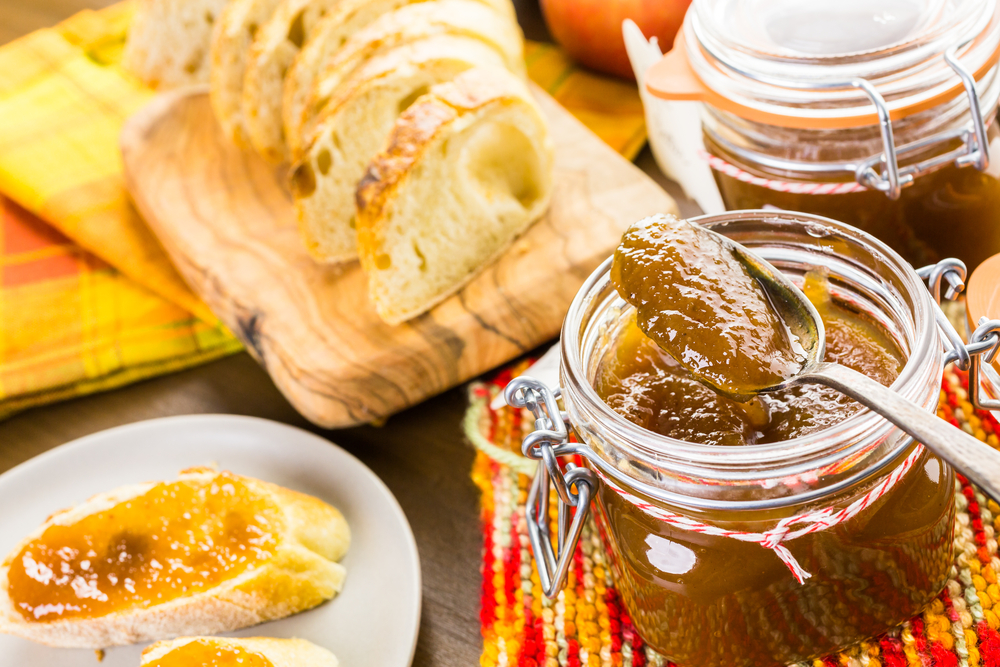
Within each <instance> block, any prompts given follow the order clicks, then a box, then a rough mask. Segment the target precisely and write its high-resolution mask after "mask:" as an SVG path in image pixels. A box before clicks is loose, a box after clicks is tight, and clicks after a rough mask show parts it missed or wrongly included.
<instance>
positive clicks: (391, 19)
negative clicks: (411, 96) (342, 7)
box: [286, 0, 524, 159]
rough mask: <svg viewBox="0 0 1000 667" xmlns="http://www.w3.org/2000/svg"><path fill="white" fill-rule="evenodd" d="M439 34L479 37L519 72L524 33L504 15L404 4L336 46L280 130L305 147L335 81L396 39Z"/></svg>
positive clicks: (456, 1)
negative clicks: (293, 117) (293, 119)
mask: <svg viewBox="0 0 1000 667" xmlns="http://www.w3.org/2000/svg"><path fill="white" fill-rule="evenodd" d="M441 34H453V35H465V36H469V37H474V38H476V39H479V40H481V41H483V42H485V43H487V44H489V45H490V46H492V47H493V48H494V49H496V50H497V51H498V52H499V53H500V54H501V55H502V56H503V59H504V63H505V64H506V65H507V67H508V69H510V70H511V71H512V72H517V73H518V74H523V72H524V38H523V36H522V35H521V29H520V28H519V27H518V26H517V24H516V23H514V22H512V21H511V20H510V18H509V16H507V14H505V13H500V12H497V11H496V10H494V9H492V8H491V7H489V6H488V5H486V4H483V3H480V2H476V1H475V0H438V1H437V2H421V3H418V4H411V5H406V6H404V7H400V8H399V9H397V10H395V11H393V12H390V13H388V14H384V15H382V16H381V17H379V18H378V19H376V20H375V21H374V22H372V23H371V24H370V25H368V27H366V28H364V29H363V30H361V31H360V32H358V33H356V34H354V36H352V37H351V38H349V39H348V40H347V42H345V44H344V46H343V47H342V48H341V49H340V50H339V51H337V53H336V54H335V55H334V58H333V59H332V60H331V61H329V62H328V63H327V65H326V67H325V69H324V70H323V73H322V74H321V75H320V77H319V78H317V79H316V82H315V84H314V86H313V89H312V91H311V92H310V96H309V102H308V103H307V104H306V106H305V108H304V110H303V114H302V117H301V118H300V121H299V124H298V125H297V126H289V127H287V128H286V135H287V136H289V137H295V138H294V139H292V140H291V143H292V144H294V145H298V146H305V145H306V144H307V143H308V142H309V141H310V139H311V135H312V131H313V126H314V123H315V120H316V119H317V118H319V117H320V115H321V114H322V112H323V110H324V109H325V108H326V106H327V105H328V104H330V102H331V101H332V100H333V98H334V97H336V95H337V90H338V88H339V87H340V84H341V83H342V82H343V81H345V80H346V79H347V78H349V77H350V76H351V74H353V73H354V72H355V71H356V70H357V69H358V68H359V67H361V66H362V65H364V63H365V62H367V61H368V60H370V59H371V58H373V57H375V56H377V55H380V54H382V53H385V52H387V51H389V50H390V49H393V48H396V47H397V46H399V45H401V44H406V43H408V42H412V41H415V40H418V39H425V38H427V37H432V36H434V35H441ZM292 157H293V159H295V158H297V157H298V156H297V155H296V154H294V153H293V155H292Z"/></svg>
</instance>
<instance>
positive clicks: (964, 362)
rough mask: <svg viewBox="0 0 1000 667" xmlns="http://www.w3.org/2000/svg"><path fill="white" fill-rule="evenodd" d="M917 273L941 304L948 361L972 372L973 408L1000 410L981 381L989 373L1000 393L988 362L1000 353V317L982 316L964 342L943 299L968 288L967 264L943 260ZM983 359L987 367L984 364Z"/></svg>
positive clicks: (998, 402) (939, 317) (938, 316)
mask: <svg viewBox="0 0 1000 667" xmlns="http://www.w3.org/2000/svg"><path fill="white" fill-rule="evenodd" d="M917 275H919V276H920V277H921V278H922V279H924V280H926V281H927V289H928V290H930V293H931V296H932V297H934V301H935V303H936V304H937V306H938V308H937V312H936V313H935V317H936V319H937V324H938V329H939V330H940V331H941V333H942V334H943V335H944V338H945V341H946V342H947V347H948V348H950V349H948V351H947V352H946V353H945V358H944V360H945V363H952V362H954V364H955V366H956V367H958V368H959V369H961V370H963V371H968V372H969V402H970V403H972V407H974V408H976V409H978V410H1000V400H995V399H992V398H990V397H989V396H987V395H986V394H984V392H983V386H982V383H981V382H982V376H983V375H986V376H987V378H989V380H990V381H991V384H992V385H993V386H994V387H996V388H997V390H998V392H1000V376H997V374H996V372H995V371H994V370H993V367H992V366H990V365H989V364H992V363H993V360H994V359H995V358H996V356H997V353H998V352H1000V320H990V319H987V318H985V317H984V318H982V319H980V320H979V322H978V326H977V327H976V330H975V331H974V332H973V333H972V335H971V336H970V337H969V342H968V343H965V342H963V341H962V337H961V336H960V335H959V334H958V331H956V330H955V326H954V325H953V324H952V323H951V320H949V319H948V316H947V315H946V314H945V313H944V311H943V310H941V301H942V299H950V300H953V299H956V298H958V295H959V294H961V293H962V290H964V289H965V275H966V268H965V264H964V263H963V262H962V260H960V259H943V260H941V261H940V262H938V263H937V264H931V265H930V266H925V267H923V268H921V269H917ZM942 292H943V294H942ZM984 361H985V362H986V364H987V365H986V366H983V362H984Z"/></svg>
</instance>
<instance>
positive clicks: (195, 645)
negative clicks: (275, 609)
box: [141, 637, 339, 667]
mask: <svg viewBox="0 0 1000 667" xmlns="http://www.w3.org/2000/svg"><path fill="white" fill-rule="evenodd" d="M205 649H208V650H214V651H217V652H220V653H222V654H223V655H227V654H228V655H233V653H237V654H238V653H242V652H246V653H250V654H251V655H254V654H256V655H254V657H257V656H263V657H264V658H266V659H267V660H268V661H270V663H271V665H270V666H269V667H337V666H338V664H339V663H338V661H337V658H336V657H335V656H334V655H333V654H332V653H330V652H329V651H327V650H326V649H325V648H320V647H319V646H316V645H315V644H313V643H312V642H308V641H306V640H305V639H273V638H271V637H246V638H244V639H233V638H230V637H182V638H180V639H172V640H167V641H161V642H156V643H155V644H153V645H151V646H148V647H147V648H146V649H145V650H144V651H143V652H142V663H141V667H178V666H180V665H183V666H184V667H203V666H204V665H207V664H208V663H204V662H201V661H197V660H198V657H199V656H200V655H202V652H203V651H204V650H205ZM213 664H214V663H213ZM239 664H242V665H244V667H256V664H255V663H254V662H253V661H252V660H249V659H246V658H245V659H244V661H243V662H240V663H239Z"/></svg>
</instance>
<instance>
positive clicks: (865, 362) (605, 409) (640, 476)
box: [506, 211, 967, 667]
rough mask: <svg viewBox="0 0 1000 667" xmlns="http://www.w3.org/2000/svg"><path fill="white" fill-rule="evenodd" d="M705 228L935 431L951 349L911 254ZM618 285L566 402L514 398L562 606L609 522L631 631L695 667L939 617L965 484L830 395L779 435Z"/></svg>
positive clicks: (593, 321) (569, 331)
mask: <svg viewBox="0 0 1000 667" xmlns="http://www.w3.org/2000/svg"><path fill="white" fill-rule="evenodd" d="M696 221H697V222H699V223H700V224H702V225H705V226H707V227H709V228H710V229H712V230H714V231H716V232H719V233H721V234H723V235H725V236H728V237H730V238H732V239H733V240H735V241H737V242H739V243H742V244H743V245H745V246H747V247H749V248H750V249H751V250H753V251H754V252H756V253H757V254H758V255H760V256H762V257H763V258H765V259H766V260H768V261H769V262H771V263H772V264H773V265H774V266H776V267H777V268H779V269H780V270H782V271H783V272H784V273H786V274H787V275H788V276H789V277H790V278H791V279H792V280H793V281H794V282H796V283H797V284H799V285H800V286H803V287H804V289H805V291H806V293H807V295H809V297H810V299H813V300H814V301H816V302H821V305H820V306H818V308H819V310H820V313H821V314H822V316H823V318H824V321H825V323H826V325H827V326H826V328H827V331H828V334H827V347H828V350H829V351H828V356H829V358H834V357H835V360H836V361H838V362H840V363H843V364H846V365H848V366H852V367H854V368H856V369H858V370H861V371H862V372H866V373H868V374H870V375H871V376H873V377H875V378H876V379H878V380H879V381H881V382H882V383H883V384H887V385H890V386H891V387H892V388H893V389H894V390H895V391H897V392H899V393H901V394H903V395H905V396H906V397H907V398H908V399H909V400H911V401H913V402H915V403H917V404H918V405H921V406H923V407H924V409H926V410H929V411H934V410H936V408H937V403H938V399H939V395H940V382H941V378H942V373H943V369H944V365H945V363H947V362H948V361H951V360H953V359H955V358H956V356H957V352H956V351H955V350H954V349H953V347H952V343H951V340H952V336H953V335H954V331H953V330H951V331H949V330H947V326H946V324H945V322H946V320H944V318H943V317H939V313H940V310H939V309H938V306H937V304H936V303H935V299H934V298H932V296H931V293H930V291H929V290H928V286H926V285H925V284H924V281H923V279H922V278H921V276H920V275H918V273H917V272H915V271H914V270H913V269H912V268H911V267H910V265H909V264H908V263H907V262H906V261H905V260H903V258H902V257H900V256H899V254H898V253H896V252H894V251H893V250H891V249H890V248H888V247H887V246H886V245H885V244H883V243H882V242H880V241H879V240H877V239H875V238H874V237H872V236H870V235H868V234H866V233H865V232H862V231H860V230H857V229H856V228H854V227H852V226H850V225H846V224H843V223H839V222H834V221H832V220H828V219H824V218H820V217H817V216H811V215H805V214H797V213H788V212H770V211H742V212H732V213H726V214H722V215H718V216H703V217H702V218H699V219H696ZM956 266H958V265H956V264H945V265H941V266H939V267H937V268H935V269H931V270H928V271H922V274H924V275H927V276H930V278H931V280H930V281H931V282H932V283H934V285H933V288H934V289H939V288H940V285H941V284H942V283H943V282H945V281H946V279H947V280H950V281H953V282H954V283H955V284H960V283H961V280H963V279H964V272H963V271H961V270H960V268H955V267H956ZM610 268H611V260H610V259H609V260H608V261H607V262H605V263H604V264H603V265H602V266H601V267H599V268H598V269H597V270H596V271H595V272H594V273H593V274H592V275H591V277H590V278H589V279H588V280H587V282H586V283H585V284H584V286H583V287H582V288H581V289H580V291H579V293H578V294H577V296H576V298H575V300H574V301H573V304H572V306H571V307H570V310H569V312H568V314H567V316H566V319H565V321H564V324H563V329H562V338H561V342H560V355H561V362H560V380H561V384H562V388H561V389H559V390H556V391H555V392H553V391H551V390H550V389H549V388H548V387H547V386H545V385H544V384H543V383H541V382H539V381H537V380H534V379H532V378H526V377H522V378H517V379H515V380H513V381H512V382H511V384H510V385H509V386H508V388H507V390H506V396H507V399H508V402H509V403H511V404H512V405H515V406H518V407H527V408H528V409H530V410H532V412H534V414H535V416H536V418H537V420H536V430H535V431H534V432H532V433H531V434H529V435H528V436H527V437H526V438H525V441H524V448H523V451H524V453H525V454H526V455H528V456H530V457H532V458H535V459H538V460H539V468H538V474H537V475H536V477H535V481H534V483H533V485H532V488H531V492H530V494H529V497H528V508H527V516H528V524H529V535H530V538H531V542H532V547H533V549H534V551H535V557H536V563H537V565H538V570H539V575H540V579H541V583H542V587H543V589H544V590H545V592H546V594H547V595H549V596H550V597H552V596H555V595H557V594H558V591H559V588H560V586H561V580H562V578H563V577H564V576H565V571H566V568H567V567H568V565H569V563H570V562H571V559H572V552H573V550H574V547H575V539H576V537H577V536H578V533H579V530H580V527H581V526H582V523H583V522H584V521H585V520H586V516H587V513H588V512H587V510H588V508H589V507H590V505H591V501H593V504H594V509H595V516H596V521H597V525H598V528H599V531H600V533H601V535H602V537H603V539H604V542H605V544H606V547H607V549H608V551H609V553H610V560H611V562H612V570H613V572H614V575H615V580H616V584H617V586H618V588H619V591H620V593H621V595H622V598H623V601H624V603H625V605H626V608H627V610H628V612H629V616H630V617H631V618H632V620H633V622H634V623H635V626H636V628H637V629H638V631H639V633H640V635H641V636H642V638H643V639H644V640H645V641H646V642H647V643H648V644H649V645H650V646H652V647H653V648H654V649H656V650H657V651H659V652H661V653H662V654H663V655H664V656H666V657H667V658H669V659H670V660H673V661H674V662H676V663H677V664H679V665H684V666H685V667H721V666H727V667H739V666H742V665H754V666H764V665H783V664H789V663H793V662H796V661H800V660H806V659H809V658H813V657H817V656H821V655H824V654H827V653H830V652H833V651H836V650H838V649H841V648H844V647H846V646H848V645H850V644H852V643H855V642H857V641H859V640H861V639H864V638H866V637H869V636H873V635H876V634H878V633H880V632H883V631H885V630H887V629H889V628H891V627H893V626H894V625H896V624H898V623H899V622H901V621H903V620H905V619H907V618H909V617H911V616H912V615H913V614H915V613H917V612H918V611H919V610H920V609H921V608H922V607H923V605H925V604H926V603H927V602H929V601H930V600H932V599H933V598H934V597H935V596H936V595H937V594H938V593H939V592H940V591H941V589H942V588H943V586H944V585H945V582H946V580H947V578H948V573H949V569H950V566H951V561H952V539H953V527H954V518H955V514H954V473H953V471H952V469H951V468H950V466H949V465H948V464H947V463H945V462H944V461H942V460H941V459H940V458H938V457H937V456H936V455H935V454H933V453H932V452H930V451H929V450H927V449H925V448H924V447H923V446H922V445H920V444H919V443H916V442H914V441H913V440H912V439H911V438H910V437H908V436H907V435H906V434H904V433H903V432H902V431H900V430H899V429H897V428H896V427H894V426H893V425H892V424H890V423H889V422H887V421H886V420H884V419H883V418H881V417H880V416H878V415H877V414H875V413H872V412H870V411H868V410H866V409H863V408H862V407H861V406H859V405H856V404H854V403H852V402H851V401H850V400H848V399H846V398H844V397H842V396H840V395H838V394H836V393H835V392H832V391H831V390H828V389H824V388H819V387H809V388H803V387H800V388H795V389H791V390H788V391H786V392H782V393H778V394H774V395H769V396H767V397H766V400H765V402H764V405H763V406H762V407H763V410H764V412H765V413H766V414H765V418H764V420H765V422H766V425H765V424H762V423H761V422H760V421H758V419H757V418H756V416H755V415H754V414H753V413H754V410H753V409H750V410H748V409H746V408H744V407H740V406H739V405H737V404H735V403H732V402H730V401H728V400H727V399H723V398H721V397H720V396H718V395H716V394H714V393H713V392H711V391H710V390H708V389H707V388H705V387H704V386H702V385H700V384H698V383H697V382H694V381H693V380H690V379H688V378H685V377H684V376H683V375H682V374H680V373H679V372H678V371H677V369H676V365H675V364H673V363H672V362H671V360H669V358H667V357H666V355H665V354H662V353H661V352H660V351H659V350H658V348H656V346H655V344H652V345H651V341H650V340H649V339H648V338H645V335H644V334H643V333H642V331H640V330H639V329H638V328H637V326H636V319H635V309H634V308H633V307H632V306H630V305H629V304H628V303H626V302H625V301H624V300H623V299H622V298H621V297H620V296H619V294H618V293H617V291H616V290H615V287H614V285H613V284H612V278H611V271H610ZM952 269H954V271H955V272H956V273H955V274H953V275H950V276H949V275H947V273H948V271H950V270H952ZM963 350H964V348H963ZM966 358H967V357H966ZM557 397H558V398H557ZM559 399H561V401H562V405H559V403H558V400H559ZM760 407H761V406H758V408H760ZM570 430H571V431H572V434H573V436H574V437H573V438H570V437H569V431H570ZM550 487H551V488H550ZM553 493H554V494H555V495H556V496H557V497H558V499H559V512H558V520H557V521H555V522H552V521H550V513H549V511H548V503H549V496H550V495H551V494H553ZM574 508H576V509H575V510H574ZM540 517H541V518H540Z"/></svg>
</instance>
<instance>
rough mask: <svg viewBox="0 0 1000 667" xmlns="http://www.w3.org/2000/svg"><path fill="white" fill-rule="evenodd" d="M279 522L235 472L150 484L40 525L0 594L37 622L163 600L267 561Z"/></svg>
mask: <svg viewBox="0 0 1000 667" xmlns="http://www.w3.org/2000/svg"><path fill="white" fill-rule="evenodd" d="M279 522H280V515H279V510H278V509H277V507H275V506H274V504H273V502H271V501H270V500H269V499H266V498H264V497H261V495H260V494H258V493H256V492H254V491H253V490H251V489H250V488H249V487H248V486H247V485H246V484H245V483H244V482H243V481H242V480H241V479H240V478H239V477H238V476H236V475H232V474H229V473H225V472H223V473H219V474H214V475H212V476H210V477H205V478H202V477H195V478H189V479H186V480H181V481H177V482H164V483H159V484H156V485H154V486H153V487H152V488H150V489H149V490H148V491H146V492H145V493H143V494H141V495H138V496H136V497H134V498H130V499H128V500H124V501H121V502H118V503H117V504H115V505H113V506H111V507H109V508H107V509H104V510H101V511H98V512H95V513H93V514H90V515H88V516H85V517H83V518H81V519H79V520H78V521H74V522H72V523H68V525H59V524H53V525H51V526H49V527H48V528H46V529H45V530H44V532H43V533H42V534H41V535H40V536H39V537H37V538H35V539H34V540H32V541H31V542H29V543H28V544H27V545H25V546H24V547H23V548H22V549H21V550H20V552H19V553H18V554H17V555H16V556H15V557H14V558H13V560H12V561H11V563H10V569H9V572H8V593H9V595H10V598H11V600H12V601H13V603H14V605H15V607H16V608H17V610H18V611H19V612H20V613H21V614H22V615H23V616H24V617H25V618H26V619H27V620H30V621H36V622H46V621H52V620H58V619H67V618H90V617H95V616H102V615H105V614H109V613H111V612H115V611H119V610H124V609H132V608H137V607H139V608H141V607H146V606H150V605H154V604H159V603H163V602H167V601H169V600H172V599H175V598H177V597H180V596H182V595H190V594H193V593H197V592H199V591H203V590H207V589H210V588H212V587H214V586H216V585H218V584H219V583H221V582H223V581H225V580H227V579H232V578H234V577H236V576H238V575H240V574H241V573H243V572H244V571H246V570H248V569H252V568H254V567H255V566H256V565H258V564H260V563H262V562H264V561H266V560H267V559H268V558H270V557H271V555H272V551H271V550H272V549H273V548H274V545H275V544H276V539H277V533H278V531H279V529H280V523H279Z"/></svg>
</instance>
